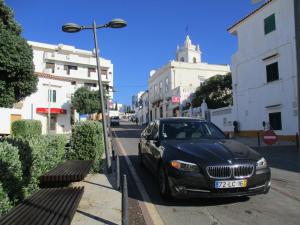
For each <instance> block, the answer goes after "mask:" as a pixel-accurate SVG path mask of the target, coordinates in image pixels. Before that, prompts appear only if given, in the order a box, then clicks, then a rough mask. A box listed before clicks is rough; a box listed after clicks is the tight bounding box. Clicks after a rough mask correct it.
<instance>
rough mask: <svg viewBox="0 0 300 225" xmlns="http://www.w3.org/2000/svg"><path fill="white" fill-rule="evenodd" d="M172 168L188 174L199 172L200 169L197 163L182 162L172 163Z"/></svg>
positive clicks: (174, 161)
mask: <svg viewBox="0 0 300 225" xmlns="http://www.w3.org/2000/svg"><path fill="white" fill-rule="evenodd" d="M171 166H172V167H174V168H176V169H178V170H182V171H186V172H198V171H199V167H198V166H197V165H196V164H195V163H190V162H185V161H181V160H173V161H171Z"/></svg>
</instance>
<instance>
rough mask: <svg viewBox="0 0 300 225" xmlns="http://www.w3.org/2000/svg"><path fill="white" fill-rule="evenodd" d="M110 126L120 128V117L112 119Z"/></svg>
mask: <svg viewBox="0 0 300 225" xmlns="http://www.w3.org/2000/svg"><path fill="white" fill-rule="evenodd" d="M110 125H111V126H120V118H119V117H118V116H112V117H110Z"/></svg>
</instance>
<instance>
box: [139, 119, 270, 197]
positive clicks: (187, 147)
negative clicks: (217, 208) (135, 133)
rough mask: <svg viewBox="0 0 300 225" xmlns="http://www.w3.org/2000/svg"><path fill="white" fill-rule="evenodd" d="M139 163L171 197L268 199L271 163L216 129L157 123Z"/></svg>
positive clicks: (201, 123) (196, 122)
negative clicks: (257, 195) (266, 197)
mask: <svg viewBox="0 0 300 225" xmlns="http://www.w3.org/2000/svg"><path fill="white" fill-rule="evenodd" d="M138 148H139V160H140V164H141V165H142V166H146V167H147V168H149V169H150V171H152V172H154V175H155V176H156V178H157V180H158V188H159V192H160V194H161V195H162V196H163V197H165V198H169V197H177V198H182V197H183V198H185V197H187V198H188V197H233V196H250V195H256V194H263V193H264V194H266V193H268V191H269V189H270V185H271V182H270V179H271V172H270V168H269V167H268V165H267V162H266V160H265V158H263V157H262V156H261V155H260V154H259V153H258V152H256V151H255V150H253V149H251V148H250V147H248V146H246V145H244V144H241V143H239V142H237V141H235V140H232V139H226V137H225V135H224V133H223V132H222V131H221V130H220V129H219V128H218V127H217V126H215V125H214V124H213V123H211V122H207V121H205V120H200V119H193V118H166V119H159V120H156V121H153V122H151V123H150V124H149V125H148V126H147V127H146V128H145V129H144V131H143V132H142V133H141V138H140V141H139V146H138Z"/></svg>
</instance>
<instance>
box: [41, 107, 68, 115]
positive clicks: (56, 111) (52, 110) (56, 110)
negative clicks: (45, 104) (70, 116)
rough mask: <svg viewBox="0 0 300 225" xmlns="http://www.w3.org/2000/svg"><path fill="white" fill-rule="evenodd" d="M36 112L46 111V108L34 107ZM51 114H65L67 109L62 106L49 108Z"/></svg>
mask: <svg viewBox="0 0 300 225" xmlns="http://www.w3.org/2000/svg"><path fill="white" fill-rule="evenodd" d="M36 112H37V113H48V108H36ZM50 113H51V114H66V113H67V110H65V109H62V108H50Z"/></svg>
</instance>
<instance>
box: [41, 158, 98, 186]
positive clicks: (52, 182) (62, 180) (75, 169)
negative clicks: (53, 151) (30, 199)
mask: <svg viewBox="0 0 300 225" xmlns="http://www.w3.org/2000/svg"><path fill="white" fill-rule="evenodd" d="M91 167H92V161H91V160H69V161H66V162H65V163H63V164H60V165H58V166H57V167H56V168H54V169H52V170H50V171H49V172H47V173H45V174H44V175H42V176H41V177H40V187H42V188H44V187H62V186H66V185H68V184H69V183H71V182H77V181H81V180H83V179H84V177H85V176H86V175H87V174H88V173H89V171H90V169H91Z"/></svg>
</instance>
